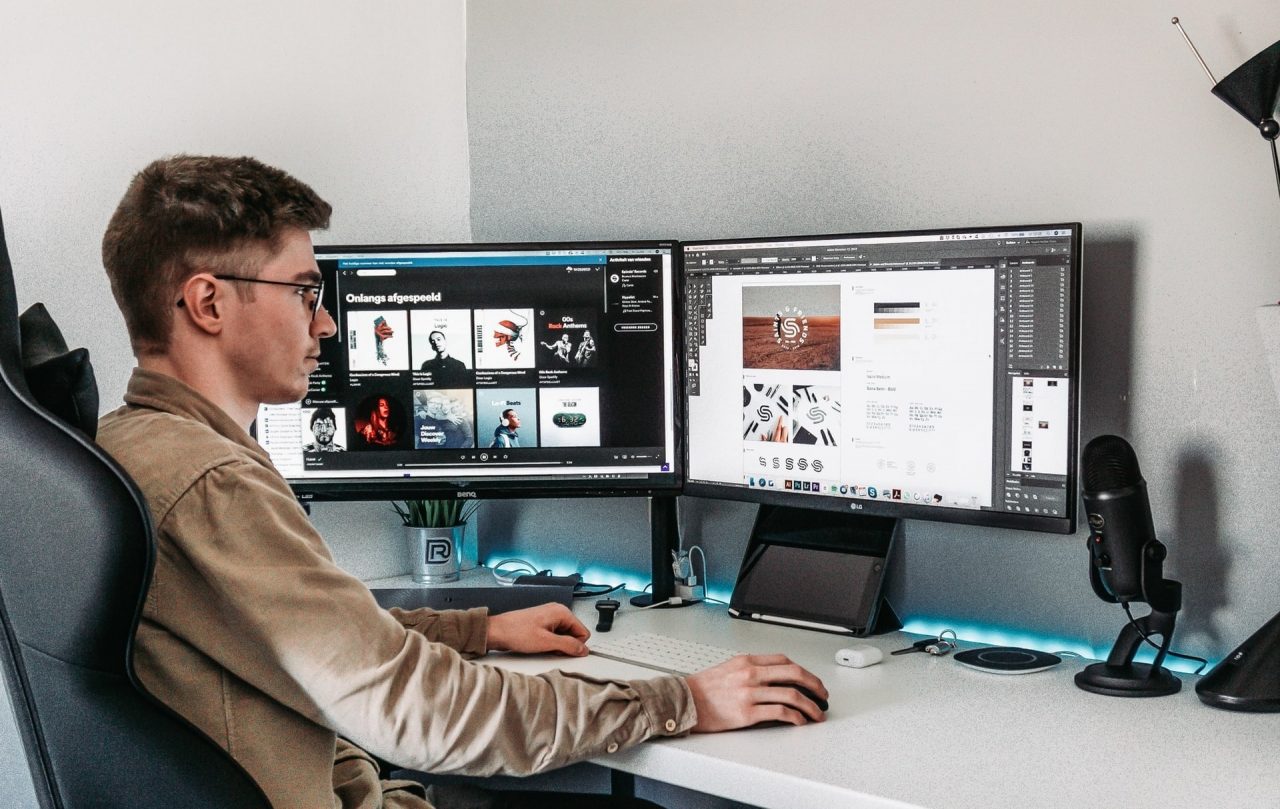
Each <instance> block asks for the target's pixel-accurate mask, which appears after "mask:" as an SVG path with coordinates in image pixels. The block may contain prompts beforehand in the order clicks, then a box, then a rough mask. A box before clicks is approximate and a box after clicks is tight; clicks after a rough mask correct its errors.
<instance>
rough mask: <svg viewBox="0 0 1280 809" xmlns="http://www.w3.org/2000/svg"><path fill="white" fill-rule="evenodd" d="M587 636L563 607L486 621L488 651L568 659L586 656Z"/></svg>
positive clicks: (534, 609)
mask: <svg viewBox="0 0 1280 809" xmlns="http://www.w3.org/2000/svg"><path fill="white" fill-rule="evenodd" d="M589 637H591V633H590V632H589V631H587V628H586V627H585V626H583V624H582V622H581V621H579V620H578V619H577V618H575V617H574V615H573V613H572V612H570V610H569V608H568V607H566V606H564V605H563V604H541V605H539V606H537V607H529V608H528V609H523V610H514V611H512V612H504V613H502V614H501V615H492V616H490V617H489V651H491V652H520V653H521V654H539V653H541V652H559V653H560V654H564V655H569V656H570V657H583V656H584V655H586V653H587V644H586V640H587V638H589Z"/></svg>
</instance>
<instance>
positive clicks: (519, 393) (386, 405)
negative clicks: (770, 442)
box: [257, 247, 675, 480]
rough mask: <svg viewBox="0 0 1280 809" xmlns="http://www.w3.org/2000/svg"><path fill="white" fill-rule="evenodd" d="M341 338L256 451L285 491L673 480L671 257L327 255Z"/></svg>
mask: <svg viewBox="0 0 1280 809" xmlns="http://www.w3.org/2000/svg"><path fill="white" fill-rule="evenodd" d="M335 249H341V248H321V249H319V250H318V251H317V263H318V264H319V266H320V269H321V272H322V273H323V275H324V277H325V279H326V290H325V305H326V307H328V308H329V311H330V312H331V313H332V314H333V317H334V320H335V322H336V323H337V326H338V334H337V335H336V337H335V338H332V339H329V340H325V341H323V342H322V344H321V361H320V367H319V369H318V370H317V371H316V373H314V374H313V375H312V377H311V389H310V391H309V392H308V394H307V397H306V398H305V399H304V400H303V401H302V402H299V403H297V404H294V405H286V406H277V407H264V408H263V409H262V410H261V411H260V413H259V419H258V430H257V433H258V440H259V442H260V443H262V445H263V446H264V447H265V448H266V449H267V451H268V452H269V453H270V454H271V456H272V460H273V461H274V462H275V463H276V465H277V467H278V468H280V470H281V472H282V473H283V474H284V475H285V476H286V477H287V478H290V479H292V480H324V479H332V478H347V479H350V478H377V477H392V476H394V477H424V478H425V477H440V478H456V477H459V476H465V477H466V478H478V477H486V476H488V477H501V476H508V477H521V476H535V475H536V476H555V475H572V476H585V475H591V474H599V475H606V474H608V475H610V476H614V477H617V476H625V475H634V476H637V477H644V476H645V475H647V474H653V473H667V472H670V471H671V468H672V466H671V461H672V457H673V455H674V452H675V447H674V443H675V439H674V434H673V432H674V427H673V420H674V417H673V412H674V411H673V404H672V402H673V398H674V391H673V390H672V387H673V384H674V376H673V374H674V370H673V365H674V363H673V360H672V351H673V347H672V341H673V336H672V334H671V324H670V322H669V321H670V318H671V314H672V313H671V311H670V309H671V303H670V301H671V300H672V284H673V283H674V278H673V277H674V273H673V271H672V255H671V249H670V248H669V247H666V248H652V247H648V248H646V247H627V248H621V247H619V248H594V247H587V248H585V249H576V248H575V249H509V250H481V251H470V252H467V251H454V252H443V251H442V252H433V251H431V250H429V249H419V250H411V249H404V250H402V251H399V252H385V251H374V250H368V251H360V250H359V249H356V248H353V249H351V251H350V252H327V250H335Z"/></svg>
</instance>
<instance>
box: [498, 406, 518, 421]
mask: <svg viewBox="0 0 1280 809" xmlns="http://www.w3.org/2000/svg"><path fill="white" fill-rule="evenodd" d="M514 412H516V409H515V408H514V407H508V408H507V409H506V410H503V411H502V416H501V418H504V419H509V418H511V414H512V413H514Z"/></svg>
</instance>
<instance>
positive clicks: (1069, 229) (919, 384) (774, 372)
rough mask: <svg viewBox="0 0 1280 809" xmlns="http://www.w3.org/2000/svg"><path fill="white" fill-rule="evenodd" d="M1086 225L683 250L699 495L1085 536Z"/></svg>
mask: <svg viewBox="0 0 1280 809" xmlns="http://www.w3.org/2000/svg"><path fill="white" fill-rule="evenodd" d="M1080 251H1081V232H1080V225H1079V224H1059V225H1030V226H1015V227H979V228H966V229H947V230H928V231H926V230H920V231H908V232H900V233H867V234H853V235H835V236H803V237H791V238H770V239H736V240H715V241H698V242H692V243H686V244H684V245H683V254H684V271H685V278H684V288H685V325H684V328H685V331H686V339H685V352H686V358H685V359H686V364H687V368H688V370H687V380H686V401H687V414H686V418H687V430H686V434H687V444H688V449H687V469H686V475H687V480H686V483H685V489H684V492H685V493H686V494H690V495H699V496H707V497H719V498H729V499H738V500H747V501H752V502H758V503H762V504H770V505H775V506H801V507H806V508H815V509H829V510H833V511H839V512H843V513H846V514H861V515H875V516H884V517H899V518H913V519H924V520H943V521H949V522H957V523H971V524H976V525H988V526H998V527H1004V528H1021V529H1031V530H1037V531H1048V532H1059V533H1071V532H1073V531H1074V530H1075V524H1076V499H1077V495H1076V485H1077V484H1076V466H1077V464H1076V454H1077V449H1076V445H1077V406H1078V399H1079V388H1080V384H1079V372H1080V351H1079V342H1080V333H1079V320H1080Z"/></svg>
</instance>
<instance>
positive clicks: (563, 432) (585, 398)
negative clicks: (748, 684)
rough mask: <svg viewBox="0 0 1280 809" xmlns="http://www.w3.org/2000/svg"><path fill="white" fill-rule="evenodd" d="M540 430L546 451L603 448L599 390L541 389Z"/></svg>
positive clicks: (539, 394)
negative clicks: (557, 448)
mask: <svg viewBox="0 0 1280 809" xmlns="http://www.w3.org/2000/svg"><path fill="white" fill-rule="evenodd" d="M538 428H539V432H540V439H541V441H542V446H544V447H598V446H600V389H599V388H560V387H552V388H542V389H540V390H539V391H538Z"/></svg>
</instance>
